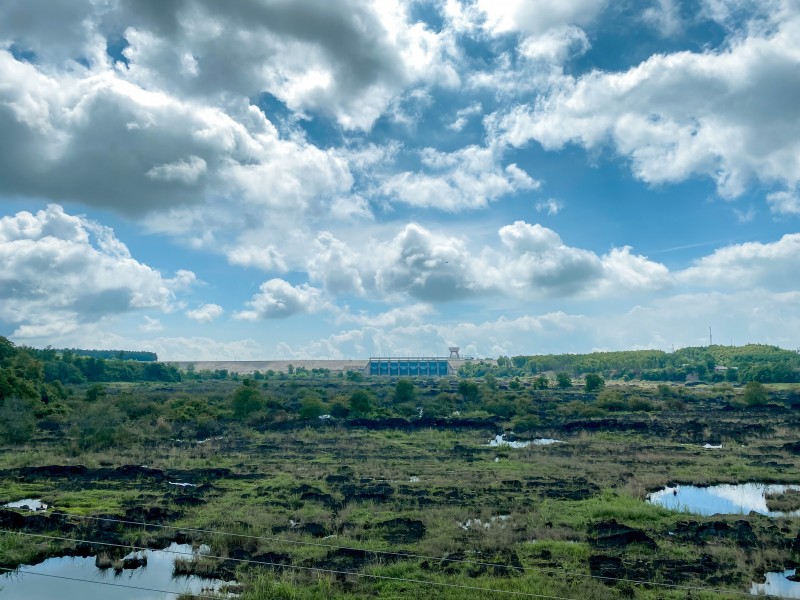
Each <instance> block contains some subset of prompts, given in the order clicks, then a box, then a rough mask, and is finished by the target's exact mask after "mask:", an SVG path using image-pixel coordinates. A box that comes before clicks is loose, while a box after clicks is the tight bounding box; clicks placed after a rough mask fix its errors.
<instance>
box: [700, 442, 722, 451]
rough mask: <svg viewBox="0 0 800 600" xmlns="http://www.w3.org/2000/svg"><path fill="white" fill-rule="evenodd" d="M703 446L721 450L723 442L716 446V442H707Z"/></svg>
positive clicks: (707, 448) (708, 448)
mask: <svg viewBox="0 0 800 600" xmlns="http://www.w3.org/2000/svg"><path fill="white" fill-rule="evenodd" d="M703 448H705V449H706V450H719V449H721V448H722V444H718V445H716V446H715V445H714V444H708V443H706V444H704V445H703Z"/></svg>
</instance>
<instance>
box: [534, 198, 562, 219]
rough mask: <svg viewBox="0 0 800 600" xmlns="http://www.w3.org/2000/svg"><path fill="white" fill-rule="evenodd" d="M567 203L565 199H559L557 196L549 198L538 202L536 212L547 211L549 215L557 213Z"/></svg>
mask: <svg viewBox="0 0 800 600" xmlns="http://www.w3.org/2000/svg"><path fill="white" fill-rule="evenodd" d="M565 206H566V204H565V203H564V201H563V200H557V199H556V198H548V199H547V200H542V201H541V202H537V203H536V212H546V213H547V214H548V215H551V216H552V215H557V214H558V213H560V212H561V211H562V210H564V207H565Z"/></svg>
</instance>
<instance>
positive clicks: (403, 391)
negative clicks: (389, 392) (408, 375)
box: [394, 379, 417, 404]
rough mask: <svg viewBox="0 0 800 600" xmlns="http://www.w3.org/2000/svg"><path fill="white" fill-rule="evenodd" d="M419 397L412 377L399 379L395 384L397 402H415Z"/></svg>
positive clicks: (395, 399)
mask: <svg viewBox="0 0 800 600" xmlns="http://www.w3.org/2000/svg"><path fill="white" fill-rule="evenodd" d="M416 398H417V390H416V389H415V388H414V384H413V383H412V382H411V380H410V379H398V380H397V384H396V385H395V386H394V401H395V402H396V403H397V404H404V403H406V402H414V400H416Z"/></svg>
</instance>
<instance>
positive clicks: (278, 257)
mask: <svg viewBox="0 0 800 600" xmlns="http://www.w3.org/2000/svg"><path fill="white" fill-rule="evenodd" d="M227 254H228V261H229V262H230V263H231V264H232V265H239V266H241V267H256V268H258V269H262V270H264V271H281V272H284V271H286V270H287V266H286V261H285V260H284V256H283V254H282V253H281V252H280V251H279V250H278V249H277V248H276V247H275V246H274V245H272V244H269V245H267V246H264V247H259V246H249V245H245V246H235V247H233V248H230V249H229V250H228V252H227Z"/></svg>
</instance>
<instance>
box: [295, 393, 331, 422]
mask: <svg viewBox="0 0 800 600" xmlns="http://www.w3.org/2000/svg"><path fill="white" fill-rule="evenodd" d="M324 412H325V405H324V404H322V401H321V400H320V399H319V398H318V397H317V396H314V395H308V396H305V397H304V398H303V399H302V400H300V416H301V417H302V418H303V419H316V418H318V417H319V416H320V415H322V414H324Z"/></svg>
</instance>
